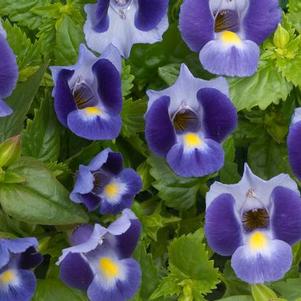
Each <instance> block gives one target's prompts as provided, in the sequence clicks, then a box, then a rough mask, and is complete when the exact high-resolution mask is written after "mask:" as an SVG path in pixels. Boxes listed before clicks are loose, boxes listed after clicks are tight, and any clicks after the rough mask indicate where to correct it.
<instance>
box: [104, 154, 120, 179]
mask: <svg viewBox="0 0 301 301" xmlns="http://www.w3.org/2000/svg"><path fill="white" fill-rule="evenodd" d="M122 168H123V158H122V154H121V153H115V152H110V153H109V155H108V159H107V162H106V163H104V164H103V166H102V169H103V170H106V171H109V172H111V173H113V174H115V175H117V174H119V173H120V172H121V170H122Z"/></svg>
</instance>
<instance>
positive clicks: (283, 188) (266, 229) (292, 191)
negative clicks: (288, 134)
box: [205, 164, 301, 284]
mask: <svg viewBox="0 0 301 301" xmlns="http://www.w3.org/2000/svg"><path fill="white" fill-rule="evenodd" d="M206 206H207V209H206V216H205V233H206V237H207V241H208V244H209V246H210V247H211V248H212V249H213V250H214V251H215V252H216V253H218V254H220V255H223V256H232V259H231V265H232V268H233V269H234V271H235V273H236V275H237V277H239V278H240V279H242V280H244V281H245V282H248V283H250V284H257V283H264V282H271V281H276V280H279V279H281V278H282V277H283V276H284V275H285V273H286V272H287V271H288V270H289V269H290V267H291V264H292V248H291V246H292V245H293V244H295V243H296V242H298V241H299V240H300V239H301V199H300V192H299V190H298V187H297V185H296V183H295V182H294V181H293V180H292V179H291V178H290V177H289V176H288V175H286V174H280V175H278V176H276V177H274V178H272V179H270V180H268V181H265V180H262V179H261V178H259V177H257V176H256V175H254V174H253V173H252V171H251V170H250V168H249V167H248V165H247V164H245V170H244V175H243V177H242V179H241V181H240V182H239V183H237V184H232V185H226V184H222V183H219V182H215V183H214V184H213V185H212V186H211V188H210V191H209V192H208V193H207V196H206Z"/></svg>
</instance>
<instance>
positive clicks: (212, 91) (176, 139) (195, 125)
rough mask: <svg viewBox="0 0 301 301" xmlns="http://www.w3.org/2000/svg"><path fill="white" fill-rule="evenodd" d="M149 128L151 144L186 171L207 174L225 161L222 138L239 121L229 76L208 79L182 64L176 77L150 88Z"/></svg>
mask: <svg viewBox="0 0 301 301" xmlns="http://www.w3.org/2000/svg"><path fill="white" fill-rule="evenodd" d="M147 94H148V97H149V103H148V110H147V112H146V115H145V121H146V123H145V134H146V140H147V142H148V145H149V147H150V149H151V150H152V151H153V152H154V153H156V154H157V155H159V156H162V157H165V158H166V160H167V162H168V164H169V166H170V167H171V168H172V170H173V171H174V172H175V173H176V174H178V175H180V176H183V177H201V176H205V175H208V174H210V173H213V172H216V171H217V170H219V169H220V168H221V167H222V165H223V162H224V152H223V148H222V146H221V144H220V143H221V142H222V141H223V140H224V139H225V138H226V137H227V136H228V135H229V134H230V133H231V132H232V131H233V129H234V128H235V127H236V123H237V113H236V110H235V108H234V106H233V104H232V103H231V101H230V100H229V98H228V96H227V95H228V85H227V82H226V80H225V79H224V78H217V79H214V80H211V81H205V80H201V79H198V78H195V77H193V75H192V74H191V73H190V71H189V70H188V68H187V67H186V66H185V65H182V66H181V71H180V75H179V78H178V79H177V81H176V83H175V84H174V85H173V86H171V87H170V88H168V89H165V90H162V91H153V90H150V91H148V92H147Z"/></svg>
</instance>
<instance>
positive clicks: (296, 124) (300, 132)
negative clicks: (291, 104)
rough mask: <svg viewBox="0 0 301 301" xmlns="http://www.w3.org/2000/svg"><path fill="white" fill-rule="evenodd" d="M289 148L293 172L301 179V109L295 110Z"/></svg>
mask: <svg viewBox="0 0 301 301" xmlns="http://www.w3.org/2000/svg"><path fill="white" fill-rule="evenodd" d="M287 146H288V158H289V162H290V164H291V167H292V170H293V172H294V173H295V175H296V176H297V177H298V178H299V179H301V108H297V109H295V113H294V116H293V119H292V123H291V126H290V129H289V134H288V138H287Z"/></svg>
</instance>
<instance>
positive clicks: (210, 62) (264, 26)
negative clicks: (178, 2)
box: [180, 0, 281, 77]
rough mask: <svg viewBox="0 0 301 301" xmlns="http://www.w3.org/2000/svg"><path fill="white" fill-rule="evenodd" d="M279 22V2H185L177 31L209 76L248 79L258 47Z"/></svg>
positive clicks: (215, 0)
mask: <svg viewBox="0 0 301 301" xmlns="http://www.w3.org/2000/svg"><path fill="white" fill-rule="evenodd" d="M280 20H281V9H280V7H279V4H278V0H184V3H183V5H182V7H181V12H180V31H181V33H182V37H183V39H184V41H185V42H186V44H187V45H188V46H189V47H190V49H191V50H193V51H195V52H199V57H200V61H201V63H202V65H203V67H204V68H205V69H206V70H208V71H209V72H211V73H214V74H219V75H227V76H240V77H243V76H250V75H252V74H254V73H255V72H256V69H257V65H258V59H259V53H260V51H259V45H260V44H261V43H263V41H264V40H265V39H266V38H267V37H268V36H269V35H270V34H271V33H272V32H274V31H275V29H276V27H277V24H278V23H279V22H280Z"/></svg>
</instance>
